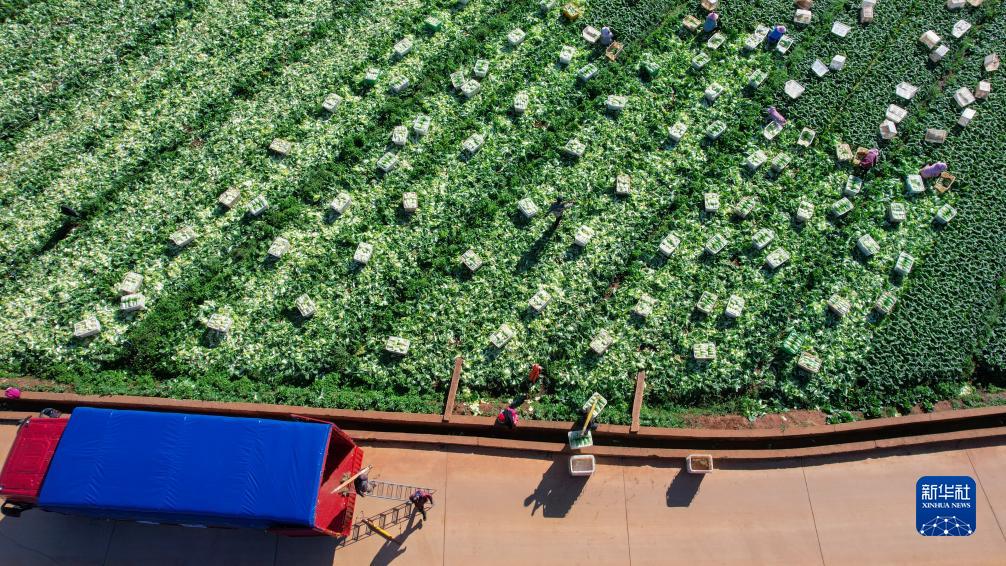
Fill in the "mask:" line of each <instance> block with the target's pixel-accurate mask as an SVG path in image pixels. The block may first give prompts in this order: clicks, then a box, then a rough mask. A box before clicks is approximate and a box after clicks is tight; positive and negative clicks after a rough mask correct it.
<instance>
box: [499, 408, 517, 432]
mask: <svg viewBox="0 0 1006 566" xmlns="http://www.w3.org/2000/svg"><path fill="white" fill-rule="evenodd" d="M518 422H520V415H518V414H517V409H514V408H513V407H504V408H503V410H502V411H500V414H499V415H497V416H496V424H497V425H499V426H505V427H507V428H508V429H510V430H513V429H515V428H517V423H518Z"/></svg>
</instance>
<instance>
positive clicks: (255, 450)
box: [38, 408, 331, 528]
mask: <svg viewBox="0 0 1006 566" xmlns="http://www.w3.org/2000/svg"><path fill="white" fill-rule="evenodd" d="M330 432H331V427H330V426H329V425H326V424H321V423H306V422H287V421H275V420H264V419H253V418H238V417H220V416H211V415H186V414H178V413H153V412H141V411H119V410H111V409H92V408H78V409H76V410H74V411H73V415H72V416H71V418H70V422H69V423H68V424H67V426H66V430H65V431H64V432H63V436H62V438H61V439H60V441H59V445H58V446H57V448H56V452H55V454H54V455H53V458H52V463H51V464H50V466H49V471H48V473H47V474H46V476H45V482H44V483H43V484H42V490H41V493H40V494H39V500H38V504H39V507H41V508H43V509H48V510H50V511H60V512H65V513H72V514H76V515H91V516H95V517H106V518H112V519H132V520H141V521H151V522H157V523H175V524H187V525H205V526H227V527H246V528H269V527H274V526H277V525H290V526H294V525H302V526H305V527H310V526H311V525H312V524H314V519H315V507H316V505H317V500H318V488H319V485H320V482H321V475H322V466H323V464H324V460H325V450H326V447H327V445H328V438H329V434H330Z"/></svg>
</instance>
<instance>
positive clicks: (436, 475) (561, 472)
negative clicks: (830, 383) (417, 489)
mask: <svg viewBox="0 0 1006 566" xmlns="http://www.w3.org/2000/svg"><path fill="white" fill-rule="evenodd" d="M12 436H13V427H9V426H4V427H0V456H5V454H6V450H7V445H8V444H9V442H10V440H11V438H12ZM365 451H366V460H365V461H366V463H370V464H373V465H374V472H373V473H372V477H374V478H383V479H386V480H388V481H397V482H402V483H410V484H413V485H424V486H428V487H431V488H434V489H437V490H438V493H437V495H436V496H435V504H436V505H435V507H434V508H433V509H432V510H431V511H430V513H429V519H428V520H427V521H421V520H419V518H418V517H414V518H413V519H412V520H411V521H406V522H403V523H402V524H400V525H398V526H396V527H394V528H393V529H391V531H392V532H393V533H394V534H396V535H397V536H398V538H399V540H402V541H403V543H402V545H401V546H400V547H397V546H395V545H392V544H389V543H386V542H385V541H384V540H383V539H381V538H380V537H377V536H371V537H368V538H365V539H362V540H360V541H358V542H355V543H353V544H350V545H348V546H342V547H339V546H337V545H336V544H335V541H333V540H330V539H288V538H283V537H276V536H273V535H270V534H268V533H260V532H248V531H229V530H215V529H187V528H182V527H165V526H147V525H139V524H134V523H125V522H106V521H97V520H89V519H81V518H73V517H64V516H60V515H56V514H50V513H43V512H39V511H33V512H28V513H25V514H24V515H23V516H22V517H21V518H20V519H2V520H0V564H3V565H34V564H127V565H132V564H144V565H160V564H179V565H182V564H191V565H207V564H213V565H217V564H248V565H280V564H282V565H328V564H333V563H334V564H389V563H393V564H396V565H399V564H400V565H407V564H419V565H434V564H451V565H454V564H457V565H465V566H470V565H478V564H499V563H501V562H506V563H508V564H520V565H521V566H526V565H531V564H572V563H590V564H594V565H619V564H632V565H644V564H688V565H690V566H696V565H700V564H792V565H803V564H829V565H831V564H836V565H838V564H912V565H913V566H917V565H920V564H945V563H948V562H953V563H957V564H1003V563H1004V562H1006V558H1004V557H1006V536H1004V534H1003V523H1002V520H1004V519H1006V446H1002V445H995V444H987V443H986V444H966V445H963V446H962V447H961V448H959V449H954V450H944V451H924V450H919V449H904V450H900V451H893V452H889V453H885V454H884V455H882V456H881V457H874V458H868V459H863V460H833V459H819V460H799V461H796V460H794V461H787V462H774V463H766V464H765V465H743V466H734V467H731V468H729V469H721V470H717V471H716V472H715V473H713V474H711V475H708V476H705V477H697V476H691V475H688V474H687V473H684V472H683V471H682V469H681V467H680V465H678V464H672V463H666V462H658V461H640V460H625V461H622V460H619V459H612V460H601V461H599V462H598V470H597V473H596V474H595V475H594V476H593V477H591V478H590V479H588V480H577V479H574V478H570V477H569V476H568V474H567V471H566V461H565V459H553V458H552V457H544V456H542V457H535V456H533V455H532V456H529V457H514V455H513V454H512V453H509V452H493V451H486V450H479V451H475V452H471V451H466V450H461V449H456V448H452V449H449V450H444V451H436V450H417V449H411V448H408V447H401V446H389V445H378V446H368V447H365ZM923 475H969V476H972V477H974V478H975V480H976V481H977V482H978V484H979V511H978V523H977V528H976V531H975V534H974V535H972V536H970V537H966V538H925V537H922V536H920V535H918V534H917V533H916V532H915V528H914V527H915V524H914V521H915V491H914V490H915V483H916V481H917V480H918V478H919V477H920V476H923ZM391 505H393V503H392V502H389V501H386V500H378V499H374V498H368V499H364V500H362V502H361V503H360V505H358V507H357V510H358V515H357V516H358V517H359V516H360V514H361V513H362V514H368V515H369V514H373V513H376V512H379V511H381V510H383V509H384V508H387V507H389V506H391Z"/></svg>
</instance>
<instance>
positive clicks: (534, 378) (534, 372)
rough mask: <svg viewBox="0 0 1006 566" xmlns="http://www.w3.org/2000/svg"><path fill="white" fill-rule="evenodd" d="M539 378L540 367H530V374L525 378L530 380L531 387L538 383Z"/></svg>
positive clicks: (535, 365) (536, 365)
mask: <svg viewBox="0 0 1006 566" xmlns="http://www.w3.org/2000/svg"><path fill="white" fill-rule="evenodd" d="M540 376H541V366H540V365H538V364H534V365H532V366H531V373H529V374H528V375H527V378H528V379H529V380H531V385H534V384H535V383H538V378H539V377H540Z"/></svg>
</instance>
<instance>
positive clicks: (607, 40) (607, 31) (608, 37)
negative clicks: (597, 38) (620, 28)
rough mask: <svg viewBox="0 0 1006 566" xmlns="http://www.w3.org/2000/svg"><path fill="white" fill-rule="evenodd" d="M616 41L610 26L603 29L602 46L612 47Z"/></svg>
mask: <svg viewBox="0 0 1006 566" xmlns="http://www.w3.org/2000/svg"><path fill="white" fill-rule="evenodd" d="M614 40H615V34H614V33H612V32H611V28H609V27H608V26H604V27H603V28H601V45H611V42H612V41H614Z"/></svg>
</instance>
